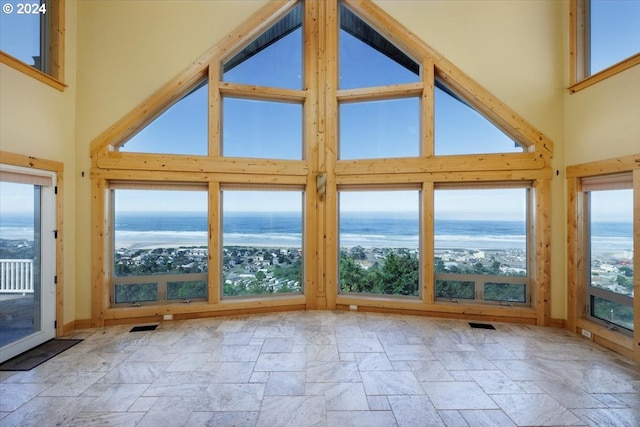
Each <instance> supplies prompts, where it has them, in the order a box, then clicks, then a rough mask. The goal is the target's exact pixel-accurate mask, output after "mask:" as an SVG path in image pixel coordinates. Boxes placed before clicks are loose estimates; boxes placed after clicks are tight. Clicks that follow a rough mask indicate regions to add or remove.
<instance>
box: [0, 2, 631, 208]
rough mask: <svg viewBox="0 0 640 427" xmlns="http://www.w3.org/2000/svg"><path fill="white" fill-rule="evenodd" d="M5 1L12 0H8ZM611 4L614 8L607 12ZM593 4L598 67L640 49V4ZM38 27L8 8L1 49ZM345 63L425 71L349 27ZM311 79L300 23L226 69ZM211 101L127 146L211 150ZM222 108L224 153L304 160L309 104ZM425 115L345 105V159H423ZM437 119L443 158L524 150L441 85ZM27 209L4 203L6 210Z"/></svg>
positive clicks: (376, 71)
mask: <svg viewBox="0 0 640 427" xmlns="http://www.w3.org/2000/svg"><path fill="white" fill-rule="evenodd" d="M5 3H7V1H3V4H5ZM9 3H12V4H13V5H14V6H15V5H16V4H17V3H19V2H18V1H14V0H11V1H9ZM603 4H606V5H607V6H608V7H609V8H610V11H603V10H602V5H603ZM593 8H594V12H595V13H594V14H593V15H594V16H599V17H603V19H602V20H594V22H593V23H592V26H593V42H594V47H593V69H594V70H597V69H599V68H601V67H602V65H600V64H603V63H610V62H618V61H619V60H621V59H623V58H624V57H626V56H629V55H631V54H633V53H634V51H635V52H637V51H638V47H639V45H640V25H637V23H638V22H640V0H607V1H602V0H593ZM625 8H626V10H623V9H625ZM625 23H626V24H625ZM634 23H635V24H636V25H633V24H634ZM37 29H38V16H37V15H31V16H27V15H17V14H16V12H15V10H14V12H13V13H12V14H10V15H7V14H4V13H3V14H0V47H1V48H2V49H3V50H5V51H7V52H8V53H10V54H13V55H14V56H16V57H18V58H20V59H23V60H25V61H27V62H28V63H30V62H29V61H30V57H31V56H33V55H37V45H38V43H37V37H36V36H34V35H33V34H35V33H37ZM613 29H616V31H612V30H613ZM617 34H619V35H617ZM630 41H635V42H636V44H635V45H634V44H632V43H630ZM340 64H341V69H340V88H341V89H350V88H357V87H371V86H379V85H387V84H397V83H410V82H416V81H419V76H417V75H416V74H414V73H412V72H411V71H409V70H407V69H406V68H404V67H402V66H400V65H398V64H397V63H396V62H394V61H392V60H390V59H389V58H387V57H386V56H385V55H383V54H381V53H380V52H378V51H376V50H375V49H373V48H370V47H368V46H366V45H364V44H363V43H362V42H360V41H359V40H357V39H356V38H354V37H352V36H350V35H348V34H346V33H345V32H341V36H340ZM256 70H259V71H258V72H256ZM302 75H303V73H302V32H301V30H300V29H298V30H296V31H294V32H292V33H291V34H289V35H288V36H286V37H284V38H283V39H281V40H279V41H278V42H277V43H275V44H273V45H271V46H270V47H269V48H267V49H265V50H263V51H262V52H260V53H258V54H256V55H255V56H253V57H252V58H250V59H249V60H247V61H245V62H243V63H241V64H240V65H238V66H236V67H235V68H233V69H232V70H229V71H227V72H225V73H224V77H223V79H224V80H225V81H228V82H235V83H245V84H254V85H263V86H276V87H283V88H291V89H301V88H302V87H303V81H302ZM207 104H208V102H207V86H206V85H205V86H203V87H201V88H200V89H198V90H195V91H194V92H192V93H191V94H190V95H189V96H188V97H186V98H185V99H183V100H182V101H181V102H179V103H177V104H175V105H174V106H173V107H171V108H170V109H169V110H167V111H166V112H165V113H163V114H162V115H161V116H160V117H159V118H157V119H156V120H155V121H154V122H152V123H151V124H150V125H149V126H147V127H146V128H145V129H143V130H142V131H141V132H139V133H138V134H137V135H136V136H134V137H133V138H132V140H131V141H129V143H128V144H126V145H125V146H124V148H123V151H138V152H163V153H169V154H192V155H206V153H207V127H208V124H207ZM223 111H224V114H223V147H222V149H223V152H224V154H225V155H228V156H239V157H262V158H272V159H278V158H281V159H301V158H302V157H303V142H302V135H303V131H302V115H303V111H302V106H301V105H296V104H286V103H275V102H265V101H251V100H245V99H229V98H227V99H225V101H224V103H223ZM418 111H419V102H418V99H417V98H408V99H401V100H390V101H377V102H363V103H355V104H345V105H343V106H341V108H340V134H339V141H340V148H339V154H338V156H339V158H342V159H357V158H384V157H399V156H417V155H418V154H419V129H420V125H419V117H418ZM435 118H436V119H435V138H436V146H435V151H436V155H444V154H462V153H472V152H513V151H521V150H520V148H519V147H517V146H515V144H514V143H513V141H511V140H510V139H509V138H508V137H506V136H505V135H504V134H503V133H502V132H500V130H498V129H497V128H495V127H494V126H493V125H492V124H491V123H489V122H488V121H486V120H485V119H484V118H483V117H482V116H480V115H479V114H477V113H476V112H474V111H473V110H472V109H470V108H469V107H467V106H466V105H464V104H463V103H461V102H459V101H458V100H456V99H455V98H453V97H451V96H450V95H449V94H447V93H445V92H443V91H441V90H440V89H437V90H436V114H435ZM1 189H5V188H4V187H0V190H1ZM5 190H6V189H5ZM3 193H4V192H3ZM402 194H404V193H402V192H396V193H394V195H389V196H388V197H391V198H392V199H393V203H389V204H387V205H386V208H387V209H393V210H406V211H412V210H414V209H416V208H417V207H416V202H415V200H414V198H413V196H411V197H408V198H406V199H405V198H403V197H404V196H402ZM505 194H508V193H505ZM179 197H180V201H181V202H180V203H175V204H174V206H177V207H179V209H180V210H189V209H192V210H200V208H199V207H196V206H200V205H201V204H200V202H196V201H195V199H196V198H199V197H200V196H194V199H193V201H192V202H190V201H189V200H190V196H189V193H188V192H184V194H182V195H181V196H179ZM234 197H235V196H234ZM368 197H369V196H364V195H363V196H361V200H359V201H357V202H356V203H353V206H352V207H351V206H350V205H349V204H348V205H346V206H342V208H343V209H346V210H351V209H353V210H360V211H362V210H376V209H377V208H376V204H375V203H368V202H366V200H367V199H368ZM385 197H386V196H385ZM469 197H472V195H468V194H465V193H464V192H446V195H445V194H444V193H443V194H441V195H439V196H438V200H439V201H438V204H437V207H438V206H440V207H442V209H445V210H446V211H451V212H455V211H456V210H458V211H461V210H463V209H460V208H462V207H464V206H468V205H469V200H468V199H469ZM505 197H506V196H505ZM3 198H4V197H3ZM257 198H258V196H257V195H256V194H255V193H249V192H246V193H245V192H240V193H239V196H238V200H236V201H234V204H235V205H236V208H235V209H234V210H251V209H254V210H255V209H264V210H271V209H274V207H273V205H275V204H277V206H278V208H277V209H278V210H287V206H289V205H288V203H291V205H290V209H289V210H297V209H298V208H299V206H298V205H297V204H298V202H297V201H291V202H287V200H289V197H288V196H286V195H283V196H282V198H281V199H282V200H276V198H275V197H274V196H273V194H271V197H267V198H266V199H265V200H264V203H255V202H256V200H257ZM354 200H358V198H357V197H355V199H354ZM276 202H277V203H276ZM496 202H498V201H497V200H496ZM3 204H5V203H3ZM497 204H498V203H474V205H475V206H476V209H477V210H478V212H483V213H484V214H486V215H490V214H491V212H492V211H494V210H495V206H496V205H497ZM21 205H22V203H11V205H9V204H5V206H3V210H4V209H13V208H16V207H18V206H21ZM120 205H121V206H122V208H123V210H132V211H133V210H140V209H147V208H154V207H157V208H158V209H166V206H165V203H164V201H163V200H162V198H161V197H158V195H157V194H156V193H153V192H149V193H147V196H146V197H142V196H140V195H139V193H138V195H137V196H136V197H122V201H121V202H120ZM500 206H501V209H503V210H504V207H506V206H509V198H508V197H506V199H505V200H504V201H500ZM613 206H615V203H614V204H613ZM509 209H510V212H511V214H513V215H519V214H518V213H517V209H515V208H513V209H511V208H509Z"/></svg>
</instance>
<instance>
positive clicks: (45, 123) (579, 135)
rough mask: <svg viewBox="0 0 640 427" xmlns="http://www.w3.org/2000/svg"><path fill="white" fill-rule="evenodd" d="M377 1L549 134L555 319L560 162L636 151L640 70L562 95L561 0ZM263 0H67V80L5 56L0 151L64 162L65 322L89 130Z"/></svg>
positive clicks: (561, 214)
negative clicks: (32, 74)
mask: <svg viewBox="0 0 640 427" xmlns="http://www.w3.org/2000/svg"><path fill="white" fill-rule="evenodd" d="M375 2H376V3H377V4H378V5H379V6H381V7H382V8H383V9H385V10H386V11H387V12H388V13H389V14H391V15H392V16H393V17H394V18H396V19H397V20H398V21H399V22H401V23H402V24H403V25H405V26H406V27H407V28H408V29H409V30H411V31H412V32H414V33H415V34H416V35H418V36H419V37H420V38H422V39H423V40H425V41H426V42H427V43H428V44H429V45H430V46H432V47H433V48H434V49H435V50H437V51H439V52H440V53H442V54H444V55H445V56H446V57H447V58H449V59H450V60H451V61H452V62H453V63H455V64H456V65H457V66H459V67H460V68H461V69H462V70H463V71H464V72H465V73H467V74H469V75H470V76H471V77H472V78H474V79H475V80H476V81H478V82H479V83H480V84H481V85H483V86H485V87H486V88H487V89H488V90H490V91H491V92H492V93H493V94H494V95H496V96H497V97H498V98H500V99H501V100H502V101H504V102H505V103H506V104H507V105H508V106H509V107H511V108H512V109H514V110H515V111H516V112H518V113H519V114H520V115H522V116H523V117H524V118H525V119H526V120H528V121H529V122H530V123H531V124H533V125H534V126H536V127H537V128H538V129H539V130H541V131H542V132H544V133H545V134H546V135H547V136H548V137H550V138H551V139H552V140H553V141H554V143H555V152H554V159H553V164H552V166H553V167H554V169H557V170H558V171H559V172H560V175H559V176H558V177H557V178H554V181H553V213H552V215H553V219H552V227H553V240H552V259H553V264H552V317H554V318H565V317H566V307H565V306H566V296H565V295H566V275H565V259H566V257H565V241H566V239H565V236H566V231H565V198H564V194H565V192H564V176H563V173H562V171H563V170H564V166H565V165H566V164H575V163H579V162H584V161H592V160H597V159H604V158H610V157H613V156H617V155H623V154H631V153H634V152H638V151H640V150H639V149H638V145H640V143H639V142H638V136H639V135H640V120H637V117H638V116H640V111H639V104H638V103H639V102H640V101H639V100H640V85H637V84H635V86H634V84H633V83H634V82H638V81H640V67H635V68H634V69H631V70H628V71H626V72H624V73H623V74H620V75H618V76H615V77H613V78H611V79H609V80H607V81H605V82H602V83H599V84H598V85H596V86H593V87H591V88H588V89H585V90H583V91H582V92H579V93H577V94H574V95H568V93H567V91H566V90H565V89H564V87H566V82H567V77H566V76H567V64H568V62H567V42H566V40H567V36H566V34H567V20H568V8H567V2H558V1H555V0H531V1H530V0H520V1H511V2H505V1H501V0H497V1H493V0H485V1H445V0H442V1H440V0H434V1H410V0H405V1H390V0H376V1H375ZM264 3H265V2H264V1H263V0H260V1H257V0H256V1H254V0H249V1H225V0H219V1H161V2H146V1H145V2H143V1H98V0H95V1H83V2H76V1H75V0H67V17H66V44H67V51H66V56H65V68H66V79H65V81H66V83H67V84H69V88H67V90H66V91H65V92H64V93H60V92H58V91H56V90H54V89H51V88H49V87H48V86H45V85H43V84H42V83H39V82H36V81H34V80H32V79H30V78H29V77H27V76H24V75H22V74H20V73H18V72H17V71H15V70H13V69H10V68H8V67H5V66H4V65H2V66H1V67H2V68H1V69H0V90H1V92H0V94H1V96H0V100H1V101H0V117H1V120H2V126H0V144H1V146H0V148H1V149H2V150H7V151H13V152H16V153H23V154H29V155H34V156H38V157H43V158H49V159H52V160H58V161H61V162H63V163H64V165H65V185H66V193H65V201H64V202H65V218H64V220H65V221H64V222H65V236H64V239H65V240H64V245H65V257H66V261H65V275H66V283H65V319H64V322H65V323H67V322H69V321H71V320H74V319H88V318H90V315H91V313H90V307H91V300H90V295H91V285H90V283H91V275H90V244H89V235H90V234H89V233H90V227H89V223H90V180H89V176H88V172H89V170H90V156H89V145H90V143H91V141H92V139H93V138H95V137H96V136H97V135H98V134H100V133H101V132H102V131H104V130H105V129H106V128H107V127H109V126H110V125H111V124H113V123H114V122H115V121H116V120H118V119H119V118H120V117H122V116H123V115H125V114H126V113H127V112H128V111H130V110H131V109H132V108H133V107H135V106H136V105H137V104H138V103H139V102H141V101H142V100H143V99H145V98H146V97H147V96H149V95H150V94H151V93H153V92H154V91H155V90H156V89H157V88H159V87H160V86H161V85H162V84H163V83H165V82H167V81H168V80H169V79H171V78H172V77H173V76H175V75H176V74H177V73H178V72H179V71H181V70H182V69H184V68H186V67H187V66H188V65H189V64H190V63H191V62H192V61H193V60H195V59H196V58H198V57H199V56H200V55H201V54H202V53H204V52H205V51H206V50H207V49H208V48H209V47H211V46H213V45H214V44H215V43H217V42H218V41H219V40H221V39H222V38H223V37H224V36H225V35H226V34H228V33H229V32H230V31H231V30H232V29H234V28H235V27H236V26H238V25H239V24H240V23H241V22H242V21H243V20H244V19H246V18H247V17H248V16H249V15H250V14H252V13H253V12H255V11H257V10H258V9H259V8H260V7H261V6H262V5H263V4H264ZM76 40H77V46H76ZM76 74H77V78H76ZM81 172H85V177H84V178H82V177H81Z"/></svg>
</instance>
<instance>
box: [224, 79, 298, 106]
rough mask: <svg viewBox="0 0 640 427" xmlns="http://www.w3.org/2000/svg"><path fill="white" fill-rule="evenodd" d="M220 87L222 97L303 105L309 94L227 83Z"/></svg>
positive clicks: (291, 90)
mask: <svg viewBox="0 0 640 427" xmlns="http://www.w3.org/2000/svg"><path fill="white" fill-rule="evenodd" d="M218 87H219V89H220V94H221V95H223V96H228V97H233V98H243V99H256V100H261V101H272V102H289V103H294V104H301V103H303V102H304V100H305V99H306V97H307V92H306V91H304V90H294V89H281V88H272V87H262V86H254V85H243V84H238V83H225V82H220V83H218Z"/></svg>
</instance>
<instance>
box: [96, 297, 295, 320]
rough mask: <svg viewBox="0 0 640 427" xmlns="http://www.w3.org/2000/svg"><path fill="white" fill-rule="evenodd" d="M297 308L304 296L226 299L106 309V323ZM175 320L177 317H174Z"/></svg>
mask: <svg viewBox="0 0 640 427" xmlns="http://www.w3.org/2000/svg"><path fill="white" fill-rule="evenodd" d="M288 306H296V307H302V308H304V307H305V306H306V297H305V296H304V295H290V296H286V297H277V296H276V297H269V298H243V299H231V298H229V299H224V300H221V301H220V303H219V304H216V305H210V304H208V303H207V302H192V303H191V304H181V303H174V304H162V305H153V306H151V305H143V306H140V307H123V308H106V309H105V310H104V321H105V324H108V323H109V321H112V320H122V319H131V318H140V317H153V316H163V315H165V314H173V315H174V316H176V315H201V314H204V313H221V312H225V311H229V310H242V311H245V310H251V309H273V308H276V307H288ZM174 318H175V317H174Z"/></svg>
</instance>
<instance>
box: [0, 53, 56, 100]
mask: <svg viewBox="0 0 640 427" xmlns="http://www.w3.org/2000/svg"><path fill="white" fill-rule="evenodd" d="M0 63H2V64H5V65H8V66H9V67H11V68H13V69H15V70H18V71H20V72H21V73H23V74H26V75H27V76H29V77H33V78H34V79H36V80H38V81H40V82H42V83H44V84H46V85H48V86H51V87H52V88H54V89H57V90H59V91H60V92H64V88H66V87H67V85H66V84H64V83H62V82H60V81H58V80H57V79H55V78H53V77H51V76H50V75H49V74H45V73H43V72H42V71H40V70H38V69H35V68H33V67H32V66H30V65H27V64H25V63H24V62H22V61H20V60H19V59H16V58H14V57H13V56H11V55H8V54H6V53H4V52H2V51H0Z"/></svg>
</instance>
